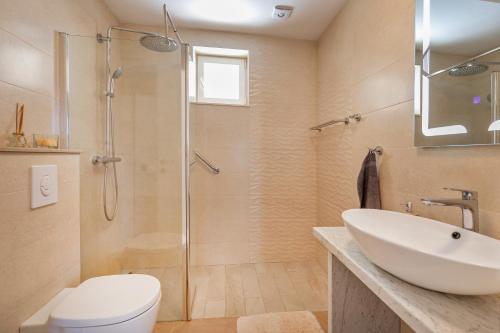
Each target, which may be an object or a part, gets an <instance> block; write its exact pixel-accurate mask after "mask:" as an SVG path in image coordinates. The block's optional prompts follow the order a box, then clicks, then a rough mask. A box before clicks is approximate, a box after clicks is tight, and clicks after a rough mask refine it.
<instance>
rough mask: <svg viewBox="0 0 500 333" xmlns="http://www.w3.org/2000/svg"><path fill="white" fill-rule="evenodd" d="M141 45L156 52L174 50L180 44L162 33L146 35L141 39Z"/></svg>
mask: <svg viewBox="0 0 500 333" xmlns="http://www.w3.org/2000/svg"><path fill="white" fill-rule="evenodd" d="M140 42H141V45H142V46H144V47H145V48H147V49H148V50H151V51H155V52H173V51H175V50H177V48H178V47H179V45H178V44H177V42H176V41H175V40H173V39H172V38H170V37H164V36H160V35H146V36H143V37H141V39H140Z"/></svg>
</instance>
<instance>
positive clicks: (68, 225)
mask: <svg viewBox="0 0 500 333" xmlns="http://www.w3.org/2000/svg"><path fill="white" fill-rule="evenodd" d="M45 164H55V165H57V167H58V180H59V187H58V189H59V201H58V202H57V203H56V204H54V205H50V206H45V207H41V208H38V209H31V199H30V196H31V187H30V167H31V166H32V165H45ZM79 165H80V159H79V155H77V154H75V155H66V154H18V153H0V170H2V175H3V177H2V179H0V212H1V215H0V295H1V297H0V332H2V333H15V332H18V328H19V325H20V324H21V323H22V322H23V321H24V320H26V319H28V318H29V317H30V316H31V315H32V314H33V313H34V312H36V311H37V310H38V309H39V308H40V307H41V306H42V305H44V304H45V303H46V302H47V301H48V300H49V299H50V298H52V297H53V296H54V295H55V294H56V293H57V292H59V291H60V290H61V289H63V288H64V287H69V286H75V285H77V284H78V283H79V281H80V209H79V208H80V201H79V200H80V173H79Z"/></svg>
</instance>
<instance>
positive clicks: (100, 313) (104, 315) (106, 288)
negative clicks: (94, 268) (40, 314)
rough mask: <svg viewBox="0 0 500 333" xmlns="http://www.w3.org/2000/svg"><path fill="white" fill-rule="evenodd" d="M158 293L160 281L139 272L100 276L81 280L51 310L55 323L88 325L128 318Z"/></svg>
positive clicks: (141, 309)
mask: <svg viewBox="0 0 500 333" xmlns="http://www.w3.org/2000/svg"><path fill="white" fill-rule="evenodd" d="M160 296H161V287H160V281H158V279H156V278H155V277H153V276H149V275H143V274H124V275H110V276H101V277H96V278H92V279H89V280H87V281H85V282H83V283H82V284H81V285H80V286H78V288H76V289H75V290H74V291H73V292H72V293H71V294H69V295H68V296H67V297H66V298H65V299H64V300H63V301H62V302H61V303H60V304H59V305H58V306H57V307H56V308H55V309H54V311H53V312H52V314H51V316H50V324H51V325H53V326H56V327H92V326H103V325H112V324H116V323H120V322H123V321H127V320H130V319H132V318H134V317H136V316H138V315H140V314H142V313H144V312H145V311H147V310H148V309H149V308H151V307H152V306H153V305H154V304H155V303H156V302H157V301H158V299H159V298H160Z"/></svg>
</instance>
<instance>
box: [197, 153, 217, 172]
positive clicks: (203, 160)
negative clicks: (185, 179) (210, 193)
mask: <svg viewBox="0 0 500 333" xmlns="http://www.w3.org/2000/svg"><path fill="white" fill-rule="evenodd" d="M193 153H194V156H195V157H197V158H198V159H199V160H200V161H202V162H203V164H205V165H206V166H207V167H208V168H209V169H210V170H211V171H212V172H213V173H214V174H216V175H218V174H219V173H220V169H219V168H217V167H216V166H215V165H214V164H213V163H212V162H210V161H209V160H208V159H207V158H206V157H205V156H203V155H201V154H200V153H199V152H197V151H196V150H195V151H194V152H193ZM195 163H196V161H194V162H192V163H191V165H193V164H195Z"/></svg>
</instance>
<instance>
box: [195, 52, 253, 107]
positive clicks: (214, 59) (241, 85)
mask: <svg viewBox="0 0 500 333" xmlns="http://www.w3.org/2000/svg"><path fill="white" fill-rule="evenodd" d="M189 71H190V73H189V78H190V82H189V83H190V84H189V90H190V91H189V95H190V97H191V101H192V102H196V103H206V104H228V105H248V51H246V50H230V49H219V48H207V47H195V48H194V55H193V60H192V62H191V63H190V67H189Z"/></svg>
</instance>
